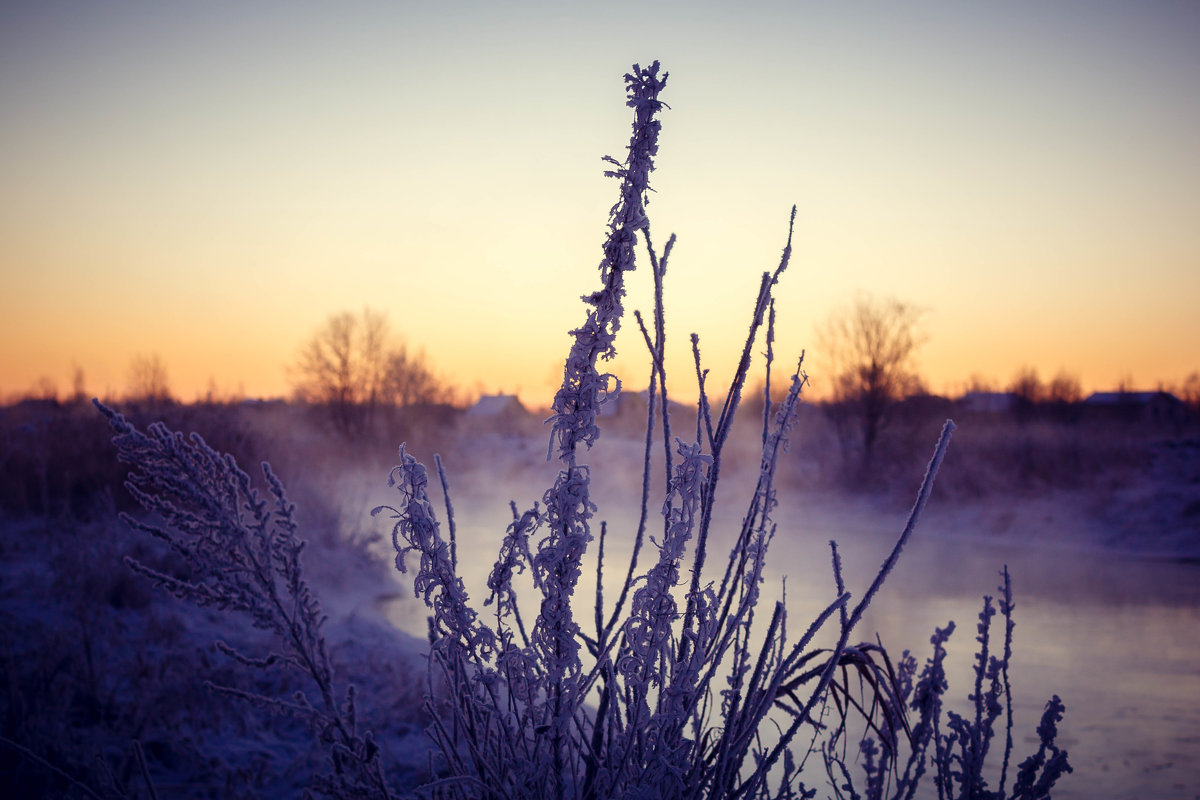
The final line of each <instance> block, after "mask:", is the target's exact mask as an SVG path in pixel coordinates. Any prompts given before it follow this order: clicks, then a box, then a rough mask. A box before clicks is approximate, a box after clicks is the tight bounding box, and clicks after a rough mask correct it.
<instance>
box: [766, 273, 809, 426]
mask: <svg viewBox="0 0 1200 800" xmlns="http://www.w3.org/2000/svg"><path fill="white" fill-rule="evenodd" d="M774 345H775V298H774V297H772V298H771V306H770V310H769V312H768V313H767V352H766V366H765V368H764V369H763V373H764V378H763V414H762V443H763V445H764V446H766V444H767V434H768V432H769V430H770V428H771V367H772V366H773V365H774V363H775V350H774ZM800 358H801V360H803V359H804V356H803V355H801V356H800Z"/></svg>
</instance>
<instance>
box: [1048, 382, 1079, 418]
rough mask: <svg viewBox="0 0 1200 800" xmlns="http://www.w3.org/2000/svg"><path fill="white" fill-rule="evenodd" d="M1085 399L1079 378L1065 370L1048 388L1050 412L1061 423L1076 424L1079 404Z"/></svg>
mask: <svg viewBox="0 0 1200 800" xmlns="http://www.w3.org/2000/svg"><path fill="white" fill-rule="evenodd" d="M1082 399H1083V386H1082V385H1081V384H1080V383H1079V378H1078V377H1077V376H1075V375H1072V374H1071V373H1069V372H1067V371H1066V370H1065V369H1064V370H1059V371H1058V374H1057V375H1055V376H1054V378H1053V379H1052V380H1051V381H1050V383H1049V384H1048V385H1047V386H1046V402H1047V403H1048V404H1049V405H1050V410H1051V412H1052V413H1053V414H1054V416H1055V418H1057V419H1058V420H1059V421H1060V422H1074V421H1076V420H1077V419H1079V402H1080V401H1081V400H1082Z"/></svg>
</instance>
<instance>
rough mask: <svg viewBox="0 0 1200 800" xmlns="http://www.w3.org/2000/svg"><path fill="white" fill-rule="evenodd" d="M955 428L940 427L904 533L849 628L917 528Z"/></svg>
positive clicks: (949, 424)
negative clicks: (940, 430) (940, 429)
mask: <svg viewBox="0 0 1200 800" xmlns="http://www.w3.org/2000/svg"><path fill="white" fill-rule="evenodd" d="M956 427H957V426H956V425H955V424H954V420H949V419H948V420H946V423H945V424H944V425H943V426H942V432H941V434H940V435H939V436H938V440H937V445H935V446H934V448H933V457H932V458H930V459H929V466H927V467H926V468H925V477H924V478H922V479H921V488H920V489H919V490H918V491H917V499H916V502H914V503H913V507H912V510H911V511H909V512H908V520H907V522H905V524H904V531H903V532H902V533H901V534H900V538H899V539H897V540H896V544H895V546H893V547H892V552H891V553H889V554H888V557H887V559H885V560H884V562H883V565H882V566H880V568H879V572H878V574H876V575H875V580H874V581H872V582H871V586H870V588H868V589H867V591H866V594H864V595H863V598H862V600H860V601H859V602H858V605H857V606H855V607H854V611H853V612H852V613H851V614H850V622H849V627H851V628H853V627H854V626H855V625H857V624H858V621H859V620H860V619H862V615H863V612H864V611H866V609H867V605H869V604H870V602H871V600H872V599H873V598H874V597H875V594H876V592H878V591H879V588H880V587H881V586H883V582H884V581H885V580H886V579H887V576H888V575H889V574H890V573H891V571H892V567H894V566H896V562H897V561H898V560H899V559H900V551H901V550H903V549H904V545H906V544H907V543H908V540H909V538H910V537H911V536H912V532H913V530H914V529H915V528H916V527H917V520H918V519H919V518H920V516H921V512H922V511H924V510H925V504H926V503H927V502H928V501H929V495H930V493H931V492H933V481H934V479H935V478H937V474H938V470H939V469H941V466H942V459H943V458H945V457H946V448H948V447H949V446H950V435H951V434H952V433H954V429H955V428H956Z"/></svg>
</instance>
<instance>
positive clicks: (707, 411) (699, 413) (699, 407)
mask: <svg viewBox="0 0 1200 800" xmlns="http://www.w3.org/2000/svg"><path fill="white" fill-rule="evenodd" d="M692 360H693V361H694V362H695V363H696V386H697V387H698V390H699V392H700V398H699V400H697V401H696V441H697V442H698V441H700V433H701V429H700V422H701V420H703V422H704V433H706V434H707V435H708V449H709V450H712V447H713V423H712V406H711V405H710V404H709V402H708V391H707V390H706V389H705V385H704V384H705V382H706V380H707V379H708V370H706V369H701V367H700V336H699V335H698V334H695V333H693V334H692Z"/></svg>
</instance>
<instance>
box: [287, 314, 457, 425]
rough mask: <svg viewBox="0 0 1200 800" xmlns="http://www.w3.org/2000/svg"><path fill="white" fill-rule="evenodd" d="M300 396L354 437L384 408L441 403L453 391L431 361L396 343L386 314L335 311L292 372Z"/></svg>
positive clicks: (318, 330) (303, 349) (421, 354)
mask: <svg viewBox="0 0 1200 800" xmlns="http://www.w3.org/2000/svg"><path fill="white" fill-rule="evenodd" d="M290 372H291V379H292V387H293V389H294V391H295V393H296V396H297V397H298V398H300V399H301V400H303V401H305V402H307V403H311V404H313V405H316V406H321V407H323V408H324V409H326V410H327V411H328V412H329V416H330V419H331V421H332V422H333V424H334V426H335V427H336V428H338V429H339V430H340V431H341V432H342V433H345V434H347V435H353V434H356V433H361V432H363V431H364V430H367V429H369V428H370V426H371V424H372V422H373V420H374V419H375V416H376V413H377V411H378V410H379V409H380V408H381V407H405V406H410V405H414V404H418V403H429V402H438V401H441V400H443V399H445V398H446V397H448V396H449V390H448V389H447V388H446V387H445V384H444V383H443V382H442V381H441V380H439V379H438V378H437V377H436V376H435V375H434V373H433V371H432V370H431V369H430V368H429V366H428V365H427V364H426V361H425V357H424V354H423V353H418V354H416V355H413V354H411V353H410V352H409V351H408V349H407V348H406V347H405V346H404V345H403V344H397V343H395V342H394V339H393V337H392V336H391V333H390V330H389V326H388V322H387V316H386V315H385V314H383V313H380V312H376V311H372V310H371V309H369V308H364V309H363V311H362V313H361V314H357V315H356V314H353V313H351V312H349V311H343V312H340V313H337V314H332V315H330V316H329V318H328V319H326V320H325V323H324V324H323V325H322V326H321V327H320V328H318V329H317V331H316V332H315V333H314V334H313V336H312V338H310V339H309V340H308V341H307V342H306V343H305V344H304V346H303V347H302V348H301V350H300V354H299V356H298V358H297V360H296V363H295V364H294V365H293V366H292V368H291V370H290Z"/></svg>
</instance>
